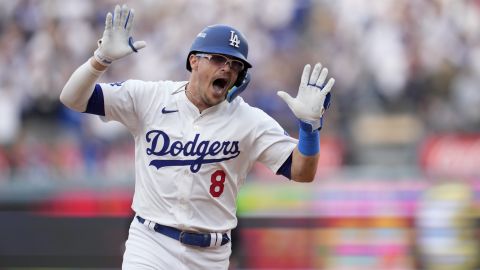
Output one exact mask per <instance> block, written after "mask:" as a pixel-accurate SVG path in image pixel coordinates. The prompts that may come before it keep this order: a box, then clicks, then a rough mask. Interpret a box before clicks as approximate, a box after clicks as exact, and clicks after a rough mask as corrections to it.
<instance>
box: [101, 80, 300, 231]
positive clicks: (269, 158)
mask: <svg viewBox="0 0 480 270" xmlns="http://www.w3.org/2000/svg"><path fill="white" fill-rule="evenodd" d="M186 84H187V82H172V81H159V82H145V81H138V80H128V81H125V82H123V83H112V84H105V83H102V84H100V86H101V88H102V90H103V95H104V106H105V119H106V120H116V121H119V122H121V123H123V124H124V125H125V126H126V127H127V128H128V129H129V130H130V132H131V133H132V134H133V136H134V139H135V178H136V180H135V193H134V197H133V203H132V208H133V210H134V211H135V212H136V213H137V214H138V215H140V216H141V217H143V218H145V219H148V220H151V221H154V222H156V223H159V224H163V225H167V226H172V227H176V228H179V229H183V230H196V231H211V232H221V231H228V230H231V229H232V228H234V227H235V226H236V225H237V218H236V215H235V213H236V198H237V194H238V191H239V189H240V187H241V186H242V184H243V183H244V181H245V178H246V177H247V174H248V172H249V171H250V169H251V167H252V165H253V164H254V163H255V162H256V161H260V162H261V163H263V164H265V165H266V166H267V167H269V168H270V169H271V170H272V171H273V172H276V171H277V170H278V169H279V168H280V167H281V165H282V164H283V163H284V162H285V161H286V159H287V158H288V157H289V155H290V154H291V153H292V151H293V149H294V148H295V146H296V145H297V140H296V139H294V138H292V137H290V136H288V135H286V133H285V132H284V130H283V129H282V127H281V126H280V125H279V124H278V123H277V122H276V121H275V120H273V119H272V118H271V117H270V116H268V115H267V114H266V113H265V112H263V111H262V110H260V109H257V108H254V107H251V106H249V105H248V104H247V103H246V102H244V101H243V99H242V98H240V97H237V98H235V99H234V101H233V102H231V103H228V102H227V101H223V102H222V103H220V104H218V105H216V106H213V107H210V108H208V109H206V110H204V111H203V112H202V113H200V112H199V110H198V109H197V107H196V106H195V105H193V103H191V102H190V100H188V98H187V96H186V94H185V91H184V90H185V86H186Z"/></svg>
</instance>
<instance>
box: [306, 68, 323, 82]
mask: <svg viewBox="0 0 480 270" xmlns="http://www.w3.org/2000/svg"><path fill="white" fill-rule="evenodd" d="M320 70H322V64H320V63H317V64H315V67H314V68H313V72H312V75H311V76H310V80H309V81H308V84H310V85H315V83H316V82H317V79H318V75H319V74H320Z"/></svg>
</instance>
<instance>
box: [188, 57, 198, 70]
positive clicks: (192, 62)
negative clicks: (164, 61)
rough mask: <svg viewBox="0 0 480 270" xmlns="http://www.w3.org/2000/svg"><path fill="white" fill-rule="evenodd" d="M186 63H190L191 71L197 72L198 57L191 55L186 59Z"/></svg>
mask: <svg viewBox="0 0 480 270" xmlns="http://www.w3.org/2000/svg"><path fill="white" fill-rule="evenodd" d="M188 61H190V66H191V67H192V70H197V68H198V57H196V56H195V55H194V54H191V55H190V57H188Z"/></svg>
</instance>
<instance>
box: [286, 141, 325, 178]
mask: <svg viewBox="0 0 480 270" xmlns="http://www.w3.org/2000/svg"><path fill="white" fill-rule="evenodd" d="M318 158H319V154H318V153H317V154H315V155H313V156H306V155H303V154H302V153H300V151H298V148H295V150H294V151H293V155H292V171H291V172H292V175H291V178H292V180H294V181H296V182H312V181H313V180H314V179H315V174H316V172H317V164H318Z"/></svg>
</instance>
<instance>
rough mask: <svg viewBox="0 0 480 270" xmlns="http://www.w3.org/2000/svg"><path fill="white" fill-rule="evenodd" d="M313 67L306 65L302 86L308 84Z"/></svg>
mask: <svg viewBox="0 0 480 270" xmlns="http://www.w3.org/2000/svg"><path fill="white" fill-rule="evenodd" d="M311 69H312V67H311V66H310V65H309V64H306V65H305V67H304V68H303V73H302V79H301V80H300V86H302V85H307V84H308V76H310V70H311Z"/></svg>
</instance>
